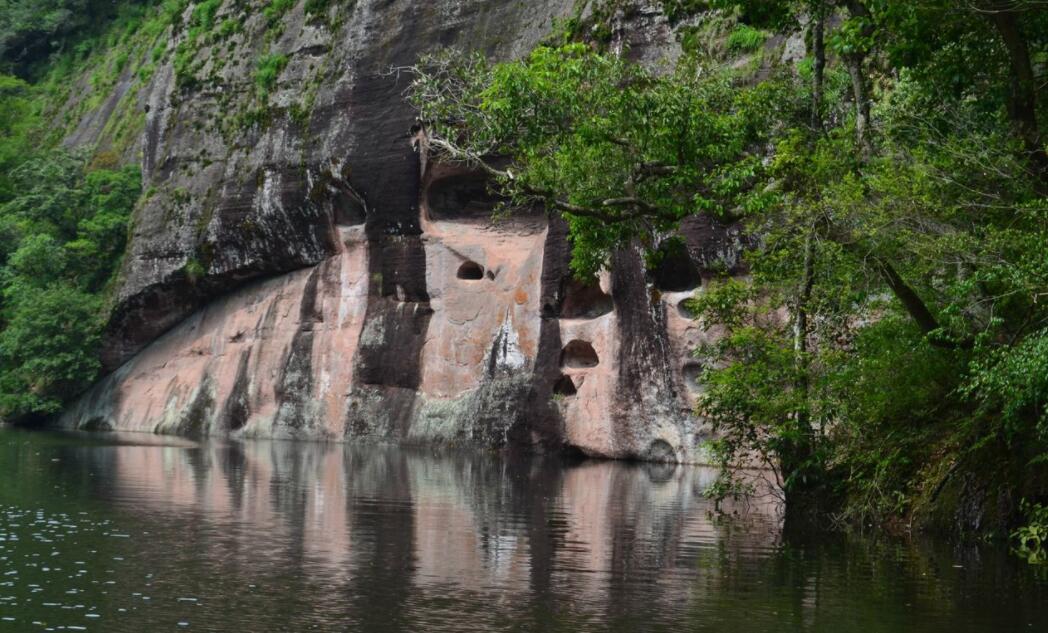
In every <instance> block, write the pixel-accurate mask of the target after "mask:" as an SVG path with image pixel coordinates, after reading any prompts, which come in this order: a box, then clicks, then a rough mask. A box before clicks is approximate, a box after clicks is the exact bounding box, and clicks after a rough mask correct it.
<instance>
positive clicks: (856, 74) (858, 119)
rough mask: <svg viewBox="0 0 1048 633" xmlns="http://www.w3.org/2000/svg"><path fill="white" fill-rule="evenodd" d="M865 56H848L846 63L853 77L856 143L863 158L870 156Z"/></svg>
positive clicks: (849, 73)
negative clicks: (864, 70)
mask: <svg viewBox="0 0 1048 633" xmlns="http://www.w3.org/2000/svg"><path fill="white" fill-rule="evenodd" d="M863 59H864V56H863V55H859V54H854V55H846V56H845V57H844V63H845V65H846V66H847V67H848V75H850V76H851V83H852V96H853V97H854V98H855V141H856V143H858V145H859V151H860V152H861V153H862V156H863V158H867V157H869V155H870V151H871V148H870V137H869V134H868V130H869V127H870V95H869V89H868V88H867V86H866V75H865V74H864V73H863V69H862V66H863Z"/></svg>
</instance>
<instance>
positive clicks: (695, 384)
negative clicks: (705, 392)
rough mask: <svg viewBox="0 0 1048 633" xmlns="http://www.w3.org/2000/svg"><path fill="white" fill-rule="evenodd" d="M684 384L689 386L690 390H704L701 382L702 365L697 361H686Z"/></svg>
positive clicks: (694, 391)
mask: <svg viewBox="0 0 1048 633" xmlns="http://www.w3.org/2000/svg"><path fill="white" fill-rule="evenodd" d="M683 374H684V386H685V387H687V388H688V391H691V392H693V393H698V392H701V391H702V385H701V384H699V378H701V377H702V365H701V364H699V363H696V362H688V363H684V369H683Z"/></svg>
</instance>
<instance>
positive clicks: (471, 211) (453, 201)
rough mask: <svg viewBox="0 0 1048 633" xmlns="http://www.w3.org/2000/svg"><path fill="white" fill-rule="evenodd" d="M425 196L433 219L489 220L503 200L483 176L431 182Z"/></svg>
mask: <svg viewBox="0 0 1048 633" xmlns="http://www.w3.org/2000/svg"><path fill="white" fill-rule="evenodd" d="M426 193H427V199H428V202H429V213H430V217H431V218H432V219H434V220H458V221H489V220H490V219H491V214H492V212H493V211H494V209H495V207H496V206H497V205H498V203H499V201H500V198H499V197H498V196H496V195H494V194H493V193H491V191H490V189H489V187H488V179H487V176H486V175H485V174H483V173H466V174H455V175H451V176H445V177H443V178H441V179H439V180H437V181H436V182H434V183H432V184H431V185H430V186H429V189H428V191H427V192H426Z"/></svg>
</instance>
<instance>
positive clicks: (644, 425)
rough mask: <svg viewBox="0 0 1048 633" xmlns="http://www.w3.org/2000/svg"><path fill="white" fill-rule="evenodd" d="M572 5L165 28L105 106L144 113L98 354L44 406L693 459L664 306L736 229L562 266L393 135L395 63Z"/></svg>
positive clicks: (210, 423) (478, 189)
mask: <svg viewBox="0 0 1048 633" xmlns="http://www.w3.org/2000/svg"><path fill="white" fill-rule="evenodd" d="M577 4H578V3H576V2H574V1H573V0H531V1H528V2H519V1H516V0H512V1H511V0H471V1H462V0H359V1H357V2H350V3H348V4H347V3H341V4H338V5H337V6H336V5H334V4H332V5H331V6H328V5H326V4H323V3H309V2H303V3H299V4H298V6H294V7H292V8H290V9H289V10H287V12H286V13H283V14H280V15H277V16H276V17H275V18H274V16H272V15H266V13H265V12H263V11H259V10H252V9H250V8H245V7H244V6H243V4H242V3H238V2H233V1H227V2H224V3H223V4H222V5H221V7H220V8H219V9H218V18H219V19H222V18H235V20H237V21H239V23H241V24H242V28H241V29H240V30H238V31H236V32H234V33H232V34H231V35H229V36H227V37H225V38H222V39H219V38H214V39H199V38H200V36H199V35H197V36H194V35H192V34H191V30H190V29H186V28H181V29H180V28H178V27H175V28H174V29H173V30H172V32H171V33H170V34H168V37H169V38H170V41H169V42H168V48H169V49H170V50H179V51H183V56H182V58H181V61H179V60H178V56H177V55H170V56H168V59H167V60H166V61H165V62H164V63H163V64H161V65H160V66H159V67H158V68H157V70H156V72H155V73H154V74H153V75H152V77H151V79H150V80H149V81H148V82H147V83H146V84H145V85H144V86H143V87H142V88H141V89H140V90H139V92H137V93H136V94H134V95H132V96H131V97H127V96H126V95H125V94H124V93H123V92H120V93H119V94H116V93H115V94H114V95H113V96H112V97H111V99H110V100H109V101H108V102H107V103H110V104H115V103H116V102H117V101H119V100H122V99H128V98H130V99H132V101H133V102H134V103H135V107H137V108H140V109H141V110H143V111H145V113H146V114H145V117H146V118H145V129H144V132H143V134H142V135H141V138H140V139H138V140H137V141H136V142H135V143H134V144H132V145H131V150H130V151H132V152H135V151H141V161H142V165H143V172H144V178H145V183H146V187H147V195H146V196H145V198H144V200H143V202H142V203H141V204H140V207H139V208H138V210H137V212H136V215H135V218H134V228H133V235H132V239H131V243H130V247H129V252H128V254H127V256H126V259H125V263H124V267H123V271H122V279H121V284H120V287H119V290H118V294H117V297H116V305H115V308H114V313H113V316H112V320H111V322H110V325H109V327H108V330H107V333H106V344H105V350H104V361H105V363H106V366H107V368H108V370H110V371H111V373H110V374H109V376H108V377H107V378H105V379H104V380H103V381H102V382H101V383H100V384H99V385H97V386H96V387H95V388H94V389H93V390H91V391H90V392H89V393H88V394H86V395H85V396H84V397H83V398H81V399H80V401H79V402H77V403H76V404H75V405H74V406H73V407H72V408H70V409H69V410H68V411H67V412H66V413H65V414H64V415H63V416H62V417H61V419H60V423H61V424H62V425H63V426H66V427H80V428H116V429H125V430H145V431H160V432H191V433H204V434H232V435H234V436H256V437H303V438H316V439H333V440H355V439H357V438H371V439H382V440H395V441H402V442H453V443H470V444H479V445H484V446H503V445H506V444H507V443H516V444H527V445H542V446H548V447H565V446H567V447H573V448H577V449H579V450H581V451H583V452H585V453H587V454H592V455H601V456H613V457H643V458H652V459H669V460H679V461H694V460H696V459H701V453H702V444H703V442H704V440H705V439H706V435H705V431H704V429H703V427H702V425H701V424H699V422H698V421H697V420H696V419H694V417H693V416H692V415H691V413H690V409H691V400H692V398H693V396H694V394H695V390H696V389H697V388H698V387H697V386H696V385H695V382H694V377H695V375H697V373H698V371H699V369H700V368H698V367H697V366H695V365H694V364H693V363H692V362H691V361H690V360H689V359H690V350H691V349H693V348H694V346H695V345H696V344H697V343H699V342H700V341H701V337H703V336H705V334H704V333H703V331H702V330H701V329H700V328H698V324H696V323H695V322H694V321H692V320H691V319H690V317H689V315H688V314H687V313H686V311H684V310H682V309H681V308H680V307H679V304H680V302H681V301H682V300H683V299H685V298H687V297H688V296H690V295H691V293H692V292H693V291H694V290H695V289H696V288H697V287H699V286H700V284H701V277H702V273H703V271H704V270H705V267H706V266H708V265H709V264H710V263H711V262H712V261H713V260H728V262H729V264H730V263H731V262H733V261H734V259H733V257H734V255H735V253H736V251H737V242H738V237H737V231H735V230H734V229H730V228H725V227H715V226H711V225H709V224H708V223H705V222H703V221H701V220H695V221H693V222H692V223H690V224H689V225H688V226H685V227H684V229H683V232H684V234H685V237H686V238H687V241H688V245H689V255H690V258H682V259H680V260H677V261H672V262H667V264H666V266H667V268H666V269H665V270H661V271H646V270H645V269H644V265H643V263H642V259H641V257H640V256H639V254H638V253H635V252H629V251H626V252H621V253H619V254H618V255H617V256H616V257H615V259H614V261H613V263H612V264H613V265H612V267H611V270H610V271H608V272H607V273H606V274H604V275H603V276H602V278H601V280H600V284H599V286H596V285H591V286H585V285H580V284H579V283H578V282H575V281H573V280H572V278H571V275H570V272H569V270H568V261H569V247H568V244H567V243H566V240H565V229H564V227H563V226H562V225H561V223H560V222H559V221H557V220H548V219H547V217H546V215H544V214H542V213H540V212H536V213H535V214H534V215H532V216H528V217H515V218H512V219H510V220H503V221H494V220H493V219H492V218H491V217H490V215H491V214H490V211H491V209H492V207H493V201H492V200H490V199H489V197H488V195H487V193H486V190H485V186H484V182H483V180H482V179H481V178H479V177H478V176H477V175H476V174H471V173H468V172H463V171H461V170H457V169H452V168H450V167H448V166H445V165H437V164H432V163H431V162H429V161H427V160H426V157H425V152H424V148H422V147H421V146H422V145H424V144H422V143H419V142H418V141H419V140H418V139H416V138H414V137H413V135H412V129H413V123H414V116H413V112H412V110H411V108H410V106H409V105H408V104H407V103H406V101H405V100H404V97H403V91H404V89H405V86H406V84H407V81H406V78H404V77H401V76H399V75H398V72H397V70H396V69H397V68H398V67H401V66H405V65H408V64H411V63H413V62H414V61H415V60H416V59H417V58H418V57H419V56H420V55H421V54H423V53H424V52H426V51H431V50H434V49H435V48H438V47H441V46H458V47H463V48H478V49H480V50H483V51H485V52H486V53H487V54H489V55H491V56H493V57H495V58H500V59H507V58H512V57H515V56H520V55H522V54H524V53H525V52H527V51H528V50H529V49H530V48H531V47H533V46H534V45H535V44H536V43H538V42H539V41H541V39H542V38H543V37H545V36H547V35H548V33H549V32H550V30H551V29H552V27H553V25H552V22H551V17H557V16H559V17H567V16H569V15H571V14H572V13H573V12H574V11H576V10H578V7H577V6H576V5H577ZM318 5H322V6H320V8H319V9H317V8H316V7H317V6H318ZM310 6H312V7H313V8H312V9H311V10H307V9H309V7H310ZM191 11H192V7H190V8H189V9H187V12H186V18H185V20H186V21H187V22H188V21H189V20H191ZM629 20H630V22H629V24H628V25H626V26H625V27H623V28H622V30H621V33H620V36H621V37H624V38H626V39H628V40H629V42H630V43H631V47H630V49H629V50H630V54H634V55H640V56H644V57H645V58H646V59H649V60H652V61H653V62H654V61H656V60H658V59H660V58H664V57H665V58H672V57H673V56H674V55H675V54H676V53H675V51H676V45H675V42H674V34H673V33H672V31H671V29H670V28H669V26H668V25H666V24H665V23H664V22H662V21H661V19H660V18H659V17H658V16H657V14H656V13H655V12H646V11H643V10H642V11H639V12H636V13H634V14H633V15H631V16H630V18H629ZM194 37H195V38H197V39H194ZM205 38H206V36H205ZM180 47H181V48H180ZM185 51H190V52H192V56H191V57H190V58H189V61H188V62H187V61H186V57H185V55H186V54H187V53H185ZM260 59H266V60H268V61H270V62H271V65H272V66H273V68H274V69H275V70H276V72H277V73H278V75H277V76H276V78H275V81H273V82H271V83H267V82H266V81H264V80H263V79H260V77H259V75H258V73H259V70H258V69H259V64H260V62H259V61H258V60H260ZM127 83H128V82H121V84H120V86H119V90H123V91H126V90H127V86H126V85H125V84H127ZM117 110H119V109H118V108H114V107H112V105H109V106H107V105H106V103H104V104H103V105H102V106H101V107H100V108H99V109H98V110H96V111H92V112H91V113H89V114H88V116H86V117H84V119H83V120H82V121H81V125H80V126H79V127H78V128H77V131H76V133H75V134H74V136H73V137H71V138H70V143H73V144H81V145H83V144H88V145H92V144H93V145H95V146H104V145H105V144H106V143H107V142H108V141H107V138H106V133H107V132H106V130H107V129H109V127H110V126H107V125H106V117H108V116H110V114H111V113H112V112H113V111H117Z"/></svg>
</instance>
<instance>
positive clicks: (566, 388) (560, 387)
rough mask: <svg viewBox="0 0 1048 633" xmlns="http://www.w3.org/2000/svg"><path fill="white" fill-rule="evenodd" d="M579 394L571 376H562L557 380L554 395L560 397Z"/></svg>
mask: <svg viewBox="0 0 1048 633" xmlns="http://www.w3.org/2000/svg"><path fill="white" fill-rule="evenodd" d="M578 392H579V390H578V388H577V387H575V381H574V380H572V379H571V376H564V375H561V377H560V378H558V379H557V382H556V384H554V385H553V393H555V394H557V395H558V396H573V395H575V394H576V393H578Z"/></svg>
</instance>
